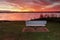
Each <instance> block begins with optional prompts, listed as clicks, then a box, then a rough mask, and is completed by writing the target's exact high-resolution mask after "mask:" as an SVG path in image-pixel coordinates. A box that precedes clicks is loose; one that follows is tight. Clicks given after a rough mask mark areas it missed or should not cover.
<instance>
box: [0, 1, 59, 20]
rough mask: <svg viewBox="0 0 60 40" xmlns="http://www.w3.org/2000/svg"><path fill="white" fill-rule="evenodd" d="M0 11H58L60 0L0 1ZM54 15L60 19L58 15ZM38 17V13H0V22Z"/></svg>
mask: <svg viewBox="0 0 60 40" xmlns="http://www.w3.org/2000/svg"><path fill="white" fill-rule="evenodd" d="M0 11H17V12H29V11H34V12H37V11H39V12H41V11H60V0H0ZM56 14H57V15H58V17H60V14H58V13H55V14H54V15H56ZM49 15H50V14H49ZM39 17H40V13H31V14H30V13H14V14H13V13H9V14H8V13H0V20H30V19H36V18H39Z"/></svg>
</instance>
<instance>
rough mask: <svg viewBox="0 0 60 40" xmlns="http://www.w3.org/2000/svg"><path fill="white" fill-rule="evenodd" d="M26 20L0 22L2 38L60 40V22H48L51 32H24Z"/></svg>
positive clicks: (14, 39)
mask: <svg viewBox="0 0 60 40" xmlns="http://www.w3.org/2000/svg"><path fill="white" fill-rule="evenodd" d="M23 27H25V22H0V40H60V23H57V22H48V23H47V26H46V27H47V28H48V29H49V32H33V33H32V32H25V33H24V32H22V29H23Z"/></svg>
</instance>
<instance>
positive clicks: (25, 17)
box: [0, 13, 60, 21]
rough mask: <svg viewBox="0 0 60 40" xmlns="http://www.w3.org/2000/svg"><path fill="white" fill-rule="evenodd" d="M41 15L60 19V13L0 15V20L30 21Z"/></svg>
mask: <svg viewBox="0 0 60 40" xmlns="http://www.w3.org/2000/svg"><path fill="white" fill-rule="evenodd" d="M41 14H42V15H43V16H44V17H45V16H46V15H49V16H50V17H51V15H52V14H53V15H54V16H55V17H60V13H0V20H11V21H14V20H30V19H36V18H39V17H40V15H41Z"/></svg>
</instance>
